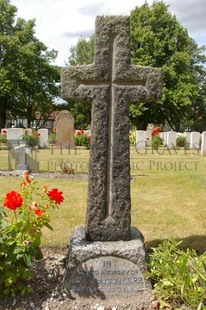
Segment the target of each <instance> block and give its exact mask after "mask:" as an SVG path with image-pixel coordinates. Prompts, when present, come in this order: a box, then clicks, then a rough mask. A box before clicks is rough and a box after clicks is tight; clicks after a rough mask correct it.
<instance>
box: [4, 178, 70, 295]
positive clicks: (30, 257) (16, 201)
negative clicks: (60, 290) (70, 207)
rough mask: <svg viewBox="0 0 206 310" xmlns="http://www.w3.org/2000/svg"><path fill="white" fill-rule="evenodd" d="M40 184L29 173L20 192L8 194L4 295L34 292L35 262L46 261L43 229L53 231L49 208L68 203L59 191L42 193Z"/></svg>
mask: <svg viewBox="0 0 206 310" xmlns="http://www.w3.org/2000/svg"><path fill="white" fill-rule="evenodd" d="M36 183H37V182H35V181H34V180H31V179H30V178H29V176H28V173H25V179H24V181H23V182H21V189H20V193H19V192H17V191H10V192H8V193H7V194H6V196H5V198H4V200H3V207H0V294H4V295H8V294H14V293H16V292H20V293H21V294H22V295H23V294H25V293H27V292H31V291H32V288H31V287H30V286H28V285H27V284H26V280H28V279H30V278H32V276H33V274H32V272H31V269H30V267H31V266H32V263H33V261H34V260H38V259H41V258H42V253H41V250H40V245H41V237H42V231H41V229H42V228H43V226H46V227H47V228H49V229H51V230H52V227H51V225H50V220H49V209H50V208H57V207H58V204H60V203H61V202H62V201H63V200H64V198H63V195H62V192H60V191H58V189H57V188H53V189H52V190H50V191H48V190H47V188H46V187H44V188H43V189H42V190H39V189H38V188H37V186H36ZM37 198H38V199H39V200H40V201H39V202H38V203H37V202H36V199H37ZM12 214H13V216H12Z"/></svg>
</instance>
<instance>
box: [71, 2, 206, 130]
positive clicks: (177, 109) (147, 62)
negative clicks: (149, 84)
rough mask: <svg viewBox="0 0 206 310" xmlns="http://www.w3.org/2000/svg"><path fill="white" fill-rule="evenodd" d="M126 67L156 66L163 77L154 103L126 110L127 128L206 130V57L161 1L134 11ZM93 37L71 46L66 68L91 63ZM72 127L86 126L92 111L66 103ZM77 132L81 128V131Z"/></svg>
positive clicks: (79, 104)
mask: <svg viewBox="0 0 206 310" xmlns="http://www.w3.org/2000/svg"><path fill="white" fill-rule="evenodd" d="M130 28H131V29H130V33H131V38H130V45H131V62H132V64H136V65H143V66H152V67H159V68H161V69H162V73H163V96H162V99H161V100H159V101H158V102H154V103H138V104H131V105H130V115H129V119H130V124H131V126H134V127H136V128H138V129H146V127H147V124H149V123H155V124H157V125H160V124H165V123H168V124H169V125H170V126H171V128H172V129H174V130H176V131H183V130H187V129H188V130H199V131H203V130H205V129H206V125H205V124H206V69H205V63H206V57H205V51H206V49H205V47H198V45H197V44H196V42H195V41H194V40H193V39H192V38H190V37H189V35H188V32H187V30H186V29H185V28H184V27H183V26H182V25H181V24H180V23H179V22H178V20H177V19H176V17H175V16H174V15H172V14H171V13H170V12H169V6H168V5H166V4H165V3H163V2H162V1H159V2H158V1H157V2H153V4H152V5H149V4H148V3H147V2H145V3H144V4H143V5H142V6H140V7H136V8H134V10H132V12H131V17H130ZM93 41H94V37H91V39H90V40H88V41H87V40H86V39H84V38H80V39H79V41H78V43H77V45H76V46H74V47H72V48H71V50H70V52H71V56H70V58H69V65H78V64H89V63H92V60H93V55H94V47H93ZM70 107H71V109H73V113H74V114H75V116H76V118H77V117H78V116H80V117H79V118H80V119H81V121H77V125H79V124H80V125H81V124H83V125H84V126H85V124H86V123H87V124H89V122H90V118H89V119H87V116H89V115H90V109H91V107H90V106H89V105H88V104H87V105H86V104H81V103H71V104H70ZM80 127H81V126H80Z"/></svg>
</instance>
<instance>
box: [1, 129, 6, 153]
mask: <svg viewBox="0 0 206 310" xmlns="http://www.w3.org/2000/svg"><path fill="white" fill-rule="evenodd" d="M0 149H7V132H6V130H5V129H3V130H2V133H0Z"/></svg>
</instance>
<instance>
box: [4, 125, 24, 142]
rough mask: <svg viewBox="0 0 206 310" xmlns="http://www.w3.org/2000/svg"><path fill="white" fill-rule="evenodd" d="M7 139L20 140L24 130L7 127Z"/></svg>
mask: <svg viewBox="0 0 206 310" xmlns="http://www.w3.org/2000/svg"><path fill="white" fill-rule="evenodd" d="M6 130H7V140H21V139H22V136H23V134H24V132H25V129H23V128H7V129H6Z"/></svg>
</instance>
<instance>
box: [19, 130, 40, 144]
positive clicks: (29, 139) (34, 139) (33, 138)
mask: <svg viewBox="0 0 206 310" xmlns="http://www.w3.org/2000/svg"><path fill="white" fill-rule="evenodd" d="M39 136H40V134H39V133H38V132H37V131H35V130H34V131H32V134H31V135H30V134H29V133H28V130H27V129H25V132H24V134H23V135H22V140H23V141H25V143H26V146H28V147H31V148H35V147H36V146H38V145H39Z"/></svg>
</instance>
